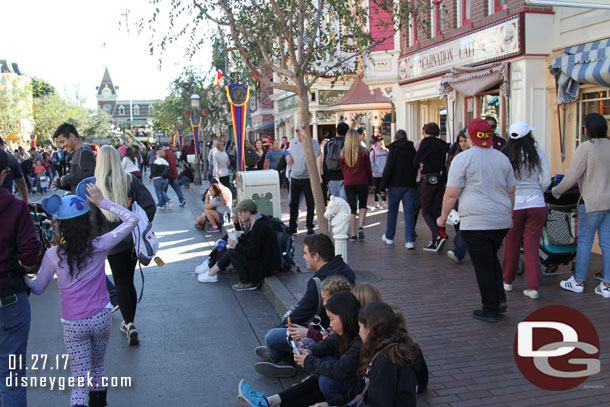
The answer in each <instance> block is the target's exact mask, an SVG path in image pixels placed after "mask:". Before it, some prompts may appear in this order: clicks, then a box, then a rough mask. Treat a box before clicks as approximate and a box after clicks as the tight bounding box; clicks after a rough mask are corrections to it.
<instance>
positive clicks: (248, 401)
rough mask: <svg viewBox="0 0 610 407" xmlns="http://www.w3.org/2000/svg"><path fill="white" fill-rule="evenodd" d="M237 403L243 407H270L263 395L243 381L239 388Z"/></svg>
mask: <svg viewBox="0 0 610 407" xmlns="http://www.w3.org/2000/svg"><path fill="white" fill-rule="evenodd" d="M237 402H238V403H239V405H240V406H241V407H269V402H268V401H267V399H266V398H265V395H264V394H263V393H259V392H257V391H254V389H253V388H252V387H251V386H250V385H249V384H248V383H247V382H246V381H245V380H244V379H241V380H240V382H239V385H238V387H237Z"/></svg>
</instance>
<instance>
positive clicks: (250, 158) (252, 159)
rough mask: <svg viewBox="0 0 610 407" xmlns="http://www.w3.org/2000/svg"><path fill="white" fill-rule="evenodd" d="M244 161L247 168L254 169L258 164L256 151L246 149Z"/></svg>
mask: <svg viewBox="0 0 610 407" xmlns="http://www.w3.org/2000/svg"><path fill="white" fill-rule="evenodd" d="M244 161H245V162H246V167H247V168H253V167H256V165H257V164H258V154H257V153H256V150H254V149H251V148H248V149H246V153H245V158H244Z"/></svg>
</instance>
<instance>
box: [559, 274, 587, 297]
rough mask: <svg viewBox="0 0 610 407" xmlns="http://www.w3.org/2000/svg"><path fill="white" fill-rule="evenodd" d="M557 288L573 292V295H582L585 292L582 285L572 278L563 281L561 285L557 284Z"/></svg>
mask: <svg viewBox="0 0 610 407" xmlns="http://www.w3.org/2000/svg"><path fill="white" fill-rule="evenodd" d="M559 286H560V287H561V288H563V289H564V290H568V291H574V292H575V293H582V292H583V291H585V286H584V285H583V283H580V284H578V283H577V282H576V280H575V279H574V276H572V277H570V278H569V279H567V280H563V281H562V282H561V283H559Z"/></svg>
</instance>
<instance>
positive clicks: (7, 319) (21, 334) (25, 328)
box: [0, 291, 31, 407]
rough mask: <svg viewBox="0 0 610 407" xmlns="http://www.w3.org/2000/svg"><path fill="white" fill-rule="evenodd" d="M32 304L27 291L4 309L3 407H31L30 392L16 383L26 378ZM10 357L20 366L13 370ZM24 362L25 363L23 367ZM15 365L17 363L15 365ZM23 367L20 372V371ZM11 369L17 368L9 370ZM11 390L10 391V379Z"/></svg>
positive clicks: (0, 324)
mask: <svg viewBox="0 0 610 407" xmlns="http://www.w3.org/2000/svg"><path fill="white" fill-rule="evenodd" d="M30 319H31V313H30V302H29V300H28V294H27V292H26V291H23V292H20V293H19V294H17V301H16V302H14V303H12V304H9V305H7V306H5V307H0V370H1V374H0V405H1V406H2V407H23V406H26V405H27V400H26V388H25V387H21V386H19V385H18V383H17V382H16V380H17V377H19V378H21V377H25V376H26V371H25V366H26V365H27V362H28V361H27V357H26V351H27V345H28V335H29V334H30ZM9 355H14V356H11V358H12V357H14V358H15V359H16V366H9ZM20 358H21V360H22V363H21V364H20V363H19V359H20ZM11 363H13V364H14V363H15V361H11ZM20 365H21V367H22V369H20V368H19V367H20ZM9 367H16V368H15V369H11V370H9ZM9 375H10V376H11V378H12V380H9V381H12V383H8V384H10V385H11V386H10V387H7V380H6V378H7V377H8V376H9Z"/></svg>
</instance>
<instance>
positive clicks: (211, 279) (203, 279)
mask: <svg viewBox="0 0 610 407" xmlns="http://www.w3.org/2000/svg"><path fill="white" fill-rule="evenodd" d="M197 281H199V282H200V283H217V282H218V274H216V275H215V276H210V274H209V271H207V272H205V273H201V274H199V275H198V276H197Z"/></svg>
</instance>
